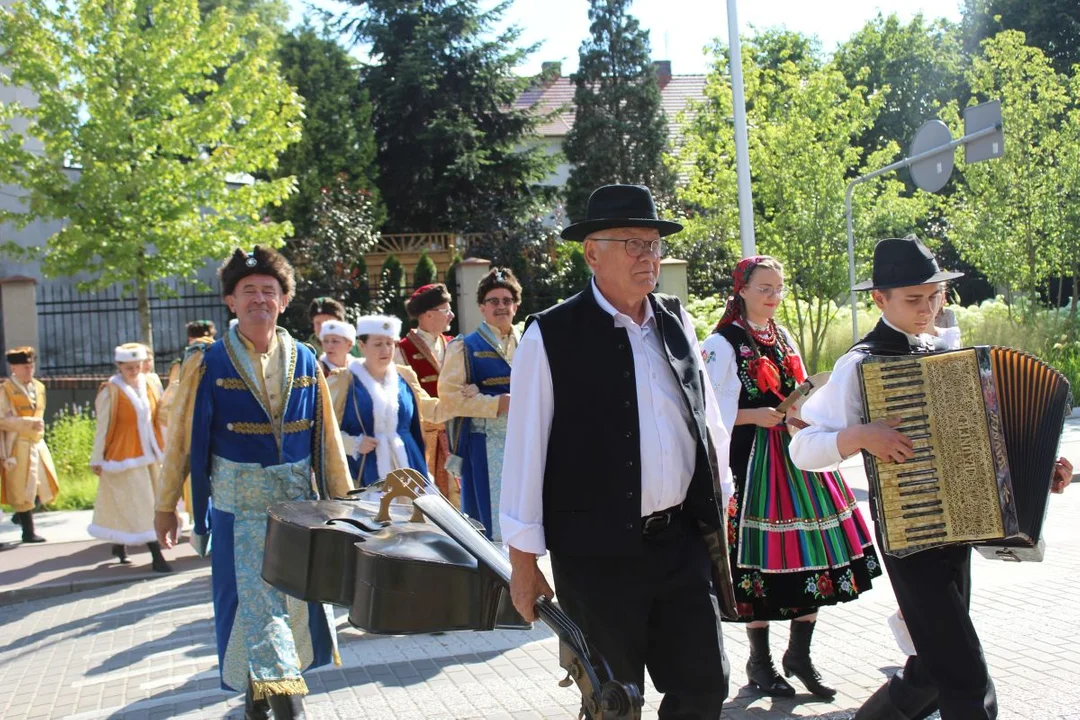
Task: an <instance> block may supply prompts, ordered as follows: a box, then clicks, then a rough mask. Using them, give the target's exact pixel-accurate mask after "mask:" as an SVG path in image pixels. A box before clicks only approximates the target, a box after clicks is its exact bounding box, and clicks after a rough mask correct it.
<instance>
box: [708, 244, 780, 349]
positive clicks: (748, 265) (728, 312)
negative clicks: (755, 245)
mask: <svg viewBox="0 0 1080 720" xmlns="http://www.w3.org/2000/svg"><path fill="white" fill-rule="evenodd" d="M768 257H769V256H768V255H751V256H750V257H748V258H743V259H742V260H740V261H739V264H738V265H736V266H735V272H733V273H732V276H733V277H734V278H735V287H734V288H732V290H731V297H729V298H728V301H727V307H726V308H724V314H723V315H722V316H721V317H720V321H719V322H718V323H716V329H715V330H714V331H713V332H718V331H719V330H720V328H724V327H727V326H728V325H730V324H731V323H733V322H735V321H736V320H738V319H739V318H740V317H742V314H743V307H742V297H740V296H739V291H740V290H742V289H743V288H744V287H746V283H747V282H749V280H750V276H751V275H753V274H754V270H755V269H756V268H757V266H758V265H760V264H761V263H762V261H763V260H767V259H768Z"/></svg>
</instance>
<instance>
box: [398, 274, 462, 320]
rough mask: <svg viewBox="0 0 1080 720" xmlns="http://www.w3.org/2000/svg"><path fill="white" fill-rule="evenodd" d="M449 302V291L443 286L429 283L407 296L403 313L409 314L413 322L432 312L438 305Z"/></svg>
mask: <svg viewBox="0 0 1080 720" xmlns="http://www.w3.org/2000/svg"><path fill="white" fill-rule="evenodd" d="M450 300H451V297H450V291H449V290H447V289H446V286H445V285H443V284H442V283H431V284H430V285H424V286H423V287H421V288H418V289H417V290H416V292H414V293H413V294H412V295H410V296H409V300H408V302H406V303H405V312H407V313H409V317H411V318H412V319H413V320H415V319H416V318H418V317H420V316H421V315H423V314H424V313H426V312H427V311H428V310H434V309H435V308H437V307H439V306H440V305H442V304H444V303H448V302H450Z"/></svg>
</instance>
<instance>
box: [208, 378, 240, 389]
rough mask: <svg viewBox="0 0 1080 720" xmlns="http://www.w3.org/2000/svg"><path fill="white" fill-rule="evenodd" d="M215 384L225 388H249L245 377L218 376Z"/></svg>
mask: <svg viewBox="0 0 1080 720" xmlns="http://www.w3.org/2000/svg"><path fill="white" fill-rule="evenodd" d="M214 384H215V385H217V386H218V387H219V388H222V389H223V390H247V389H248V386H247V383H246V382H244V379H243V378H218V379H217V380H215V381H214Z"/></svg>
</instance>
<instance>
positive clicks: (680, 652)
mask: <svg viewBox="0 0 1080 720" xmlns="http://www.w3.org/2000/svg"><path fill="white" fill-rule="evenodd" d="M681 229H682V226H681V225H679V224H678V223H674V222H669V221H666V220H660V219H658V218H657V216H656V209H655V207H654V205H653V200H652V195H651V194H650V193H649V190H648V188H645V187H642V186H635V185H608V186H605V187H602V188H600V189H598V190H596V191H595V192H594V193H593V194H592V197H591V198H590V199H589V204H588V219H587V220H585V221H584V222H579V223H576V224H574V225H571V226H569V227H567V228H566V229H565V230H564V231H563V233H562V237H563V238H564V239H568V240H578V241H584V245H585V259H586V261H587V262H588V263H589V266H590V268H592V271H593V280H592V281H591V282H590V283H589V285H588V287H586V288H584V289H583V290H582V292H580V293H578V294H577V295H575V296H574V297H572V298H570V299H569V300H567V301H565V302H563V303H560V304H559V305H556V306H555V307H553V308H550V309H548V310H546V311H544V312H542V313H540V314H538V315H536V316H533V317H532V318H530V322H529V324H528V326H527V329H526V331H525V334H524V335H523V337H522V339H521V342H520V345H519V347H518V349H517V353H516V355H515V358H514V366H513V371H512V374H511V381H510V384H511V394H512V395H513V397H514V401H513V403H511V405H510V415H509V425H508V428H507V436H506V454H505V457H504V464H503V474H502V505H501V508H502V513H501V526H502V529H503V539H504V540H505V541H506V542H507V543H508V544H509V546H510V561H511V564H512V566H513V574H512V577H511V582H510V591H511V595H512V597H513V600H514V607H515V608H517V610H518V612H520V613H521V614H522V615H523V616H524V617H525V618H526V619H531V618H533V617H534V616H535V612H534V610H533V606H534V604H535V602H536V600H537V598H538V597H539V596H541V595H545V596H549V597H550V596H551V594H552V593H551V588H550V586H549V585H548V583H547V580H546V578H545V577H544V576H543V574H542V573H541V571H540V569H539V568H538V566H537V557H538V556H539V555H542V554H544V553H545V552H547V551H549V550H550V551H551V554H552V558H551V566H552V570H553V572H554V579H555V587H556V589H557V591H558V595H559V603H560V605H562V607H563V609H564V610H565V611H566V614H567V615H569V616H570V618H571V619H572V620H573V621H574V622H575V623H576V624H577V625H578V626H580V628H581V629H582V631H584V633H585V635H586V637H588V638H589V640H590V641H591V642H592V643H593V644H594V645H595V647H596V649H597V650H598V651H599V652H600V654H601V655H603V656H604V657H605V658H606V659H607V660H608V662H609V663H610V665H611V670H612V675H613V676H614V678H615V679H616V680H619V681H621V682H624V683H629V682H633V683H637V685H638V687H639V688H641V687H644V679H645V668H646V666H647V667H648V668H649V673H650V675H651V676H652V678H653V680H654V682H655V683H656V687H657V689H659V690H660V691H661V692H663V693H664V694H665V696H664V699H663V702H662V703H661V705H660V717H661V718H663V719H664V720H668V719H673V718H687V719H689V718H694V719H702V718H718V717H720V710H721V708H722V706H723V703H724V699H725V697H726V696H727V690H728V662H727V658H726V656H725V654H724V644H723V635H722V633H721V630H720V612H719V608H718V605H717V596H716V594H715V590H714V583H713V565H712V562H710V554H709V551H708V549H707V547H706V543H705V541H704V540H703V537H702V533H701V529H700V525H702V524H704V525H705V526H706V527H707V528H709V529H712V530H717V529H722V528H724V526H725V525H724V523H725V515H724V512H723V510H722V508H723V507H724V506H725V502H726V499H725V498H727V497H730V496H731V480H730V476H728V473H727V455H728V442H729V436H728V433H727V431H726V430H725V428H724V426H723V424H722V422H721V419H720V412H719V408H718V406H717V404H716V401H715V399H714V398H713V396H712V388H711V386H710V385H709V384H708V383H705V382H703V380H702V378H703V377H704V365H703V363H702V360H701V351H700V349H699V347H698V343H697V338H696V336H695V334H694V326H693V323H692V322H691V320H690V317H689V315H687V313H686V311H685V310H683V309H682V307H681V306H680V304H679V301H678V299H677V298H674V297H671V296H666V295H660V294H655V293H654V292H653V290H654V289H655V288H656V283H657V279H658V275H659V269H660V256H661V236H664V235H669V234H671V233H674V232H677V231H679V230H681ZM722 473H723V475H722ZM725 476H726V477H725ZM722 477H723V484H724V490H723V493H722V492H721V482H722V480H721V478H722ZM710 537H713V538H719V539H718V540H717V541H716V542H717V543H718V544H719V545H720V546H721V547H720V550H721V553H720V560H719V562H720V563H723V567H722V570H721V571H720V572H722V576H724V577H726V578H728V579H727V582H730V571H729V570H728V568H727V566H726V558H727V549H726V547H723V546H724V544H725V543H726V539H725V535H724V532H720V533H716V532H712V533H711V534H710ZM715 557H716V556H715V554H714V560H713V562H715V561H716V560H715ZM725 587H727V588H728V590H729V591H730V586H725ZM728 602H729V603H730V606H731V607H732V608H733V606H734V599H733V598H728Z"/></svg>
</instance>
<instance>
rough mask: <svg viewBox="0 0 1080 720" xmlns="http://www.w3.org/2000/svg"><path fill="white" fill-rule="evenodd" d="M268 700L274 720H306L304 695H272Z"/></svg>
mask: <svg viewBox="0 0 1080 720" xmlns="http://www.w3.org/2000/svg"><path fill="white" fill-rule="evenodd" d="M267 699H268V700H269V701H270V709H271V710H272V711H273V712H274V720H304V696H303V695H271V696H270V697H268V698H267Z"/></svg>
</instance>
